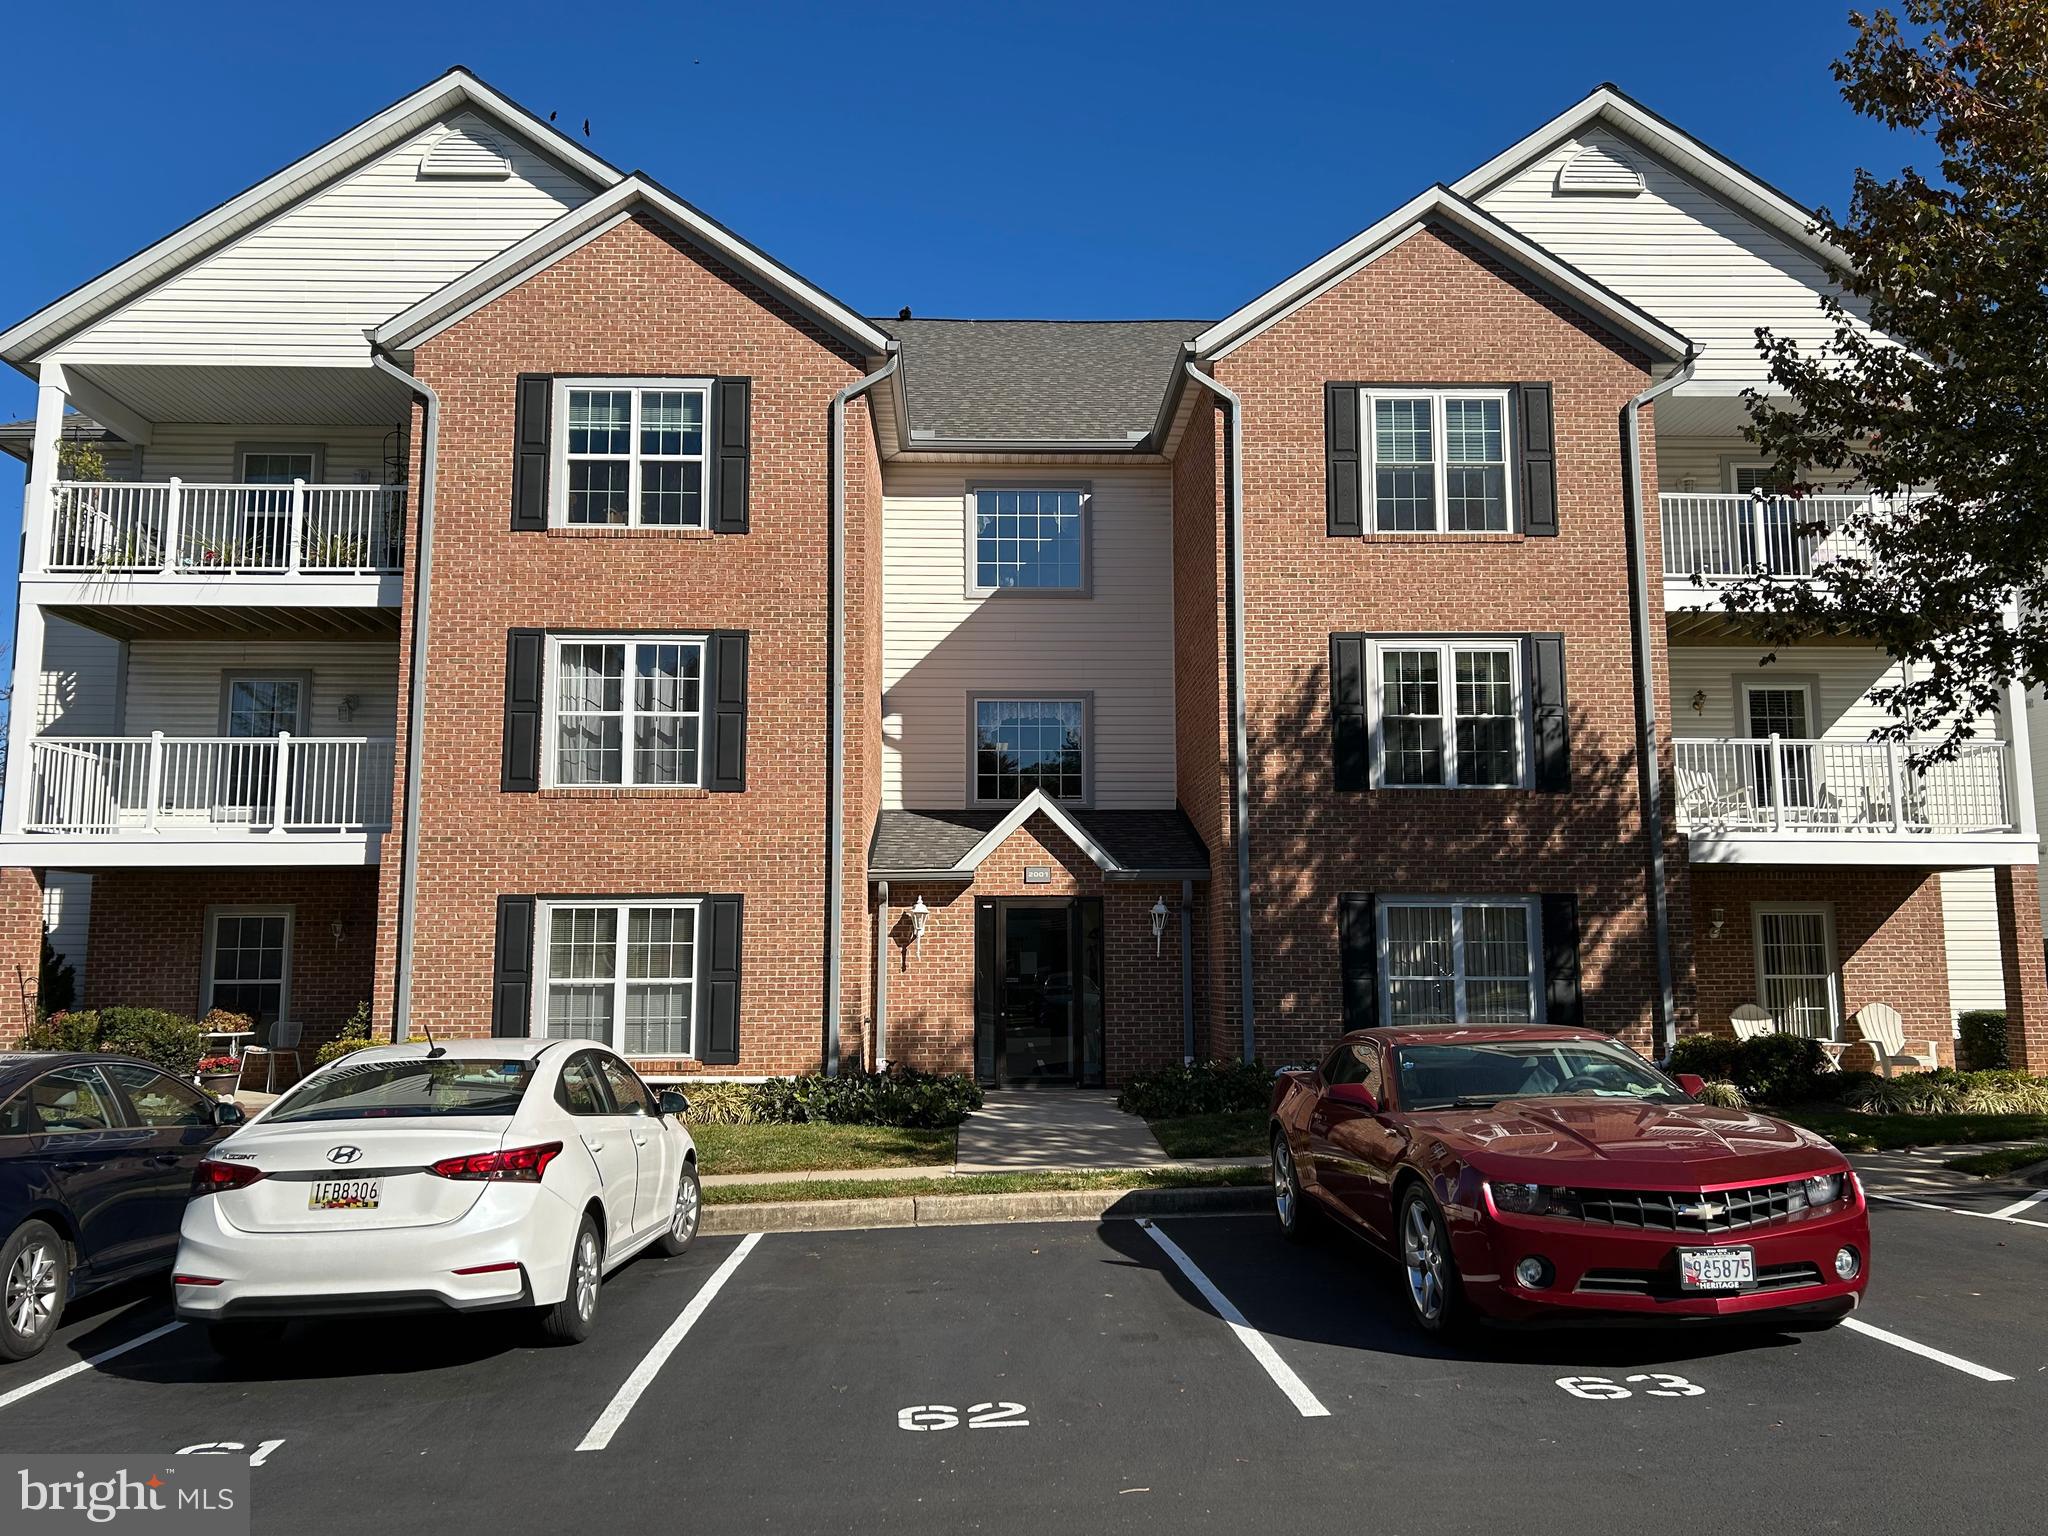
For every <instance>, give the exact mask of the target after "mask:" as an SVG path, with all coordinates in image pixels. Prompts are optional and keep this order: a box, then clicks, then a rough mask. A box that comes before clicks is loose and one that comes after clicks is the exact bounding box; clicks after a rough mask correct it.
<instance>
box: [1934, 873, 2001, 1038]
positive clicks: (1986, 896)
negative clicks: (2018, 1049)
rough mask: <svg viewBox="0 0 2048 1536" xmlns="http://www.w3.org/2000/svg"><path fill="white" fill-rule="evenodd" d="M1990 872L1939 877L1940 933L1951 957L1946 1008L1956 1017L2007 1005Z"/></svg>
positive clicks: (1993, 883) (1993, 878) (1948, 874)
mask: <svg viewBox="0 0 2048 1536" xmlns="http://www.w3.org/2000/svg"><path fill="white" fill-rule="evenodd" d="M1995 882H1996V877H1995V876H1994V874H1993V873H1992V871H1990V870H1988V869H1949V870H1943V871H1942V874H1941V931H1942V937H1943V941H1944V948H1945V949H1946V950H1947V954H1948V1005H1949V1008H1950V1009H1951V1010H1952V1011H1953V1012H1956V1013H1967V1012H1968V1011H1970V1010H1971V1009H1973V1008H2003V1007H2004V1006H2005V968H2004V965H2003V964H2002V963H2001V961H2000V959H1999V951H1998V887H1997V885H1996V883H1995Z"/></svg>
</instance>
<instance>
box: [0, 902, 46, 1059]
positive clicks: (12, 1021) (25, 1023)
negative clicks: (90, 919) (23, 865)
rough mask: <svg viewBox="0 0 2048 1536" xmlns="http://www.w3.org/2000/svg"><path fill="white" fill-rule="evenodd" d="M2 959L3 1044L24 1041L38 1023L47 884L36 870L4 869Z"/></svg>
mask: <svg viewBox="0 0 2048 1536" xmlns="http://www.w3.org/2000/svg"><path fill="white" fill-rule="evenodd" d="M0 957H4V958H5V963H6V966H7V974H6V976H4V977H0V983H4V985H5V987H6V997H5V999H4V1000H0V1045H8V1044H11V1043H12V1042H14V1041H17V1040H19V1039H20V1038H21V1036H22V1032H23V1031H24V1030H26V1029H27V1028H28V1027H29V1025H31V1024H32V1023H34V1022H35V1017H36V994H37V992H38V991H39V990H40V989H41V986H42V976H43V965H42V960H43V882H42V878H41V874H40V872H39V871H37V870H33V869H0Z"/></svg>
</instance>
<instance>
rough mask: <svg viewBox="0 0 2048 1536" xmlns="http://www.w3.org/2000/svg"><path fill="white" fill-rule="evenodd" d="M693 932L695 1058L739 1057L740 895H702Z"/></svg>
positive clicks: (725, 1063)
mask: <svg viewBox="0 0 2048 1536" xmlns="http://www.w3.org/2000/svg"><path fill="white" fill-rule="evenodd" d="M703 913H704V916H703V927H702V931H701V932H700V933H699V934H698V935H697V997H698V1003H697V1006H698V1007H699V1008H700V1009H701V1010H702V1018H703V1030H702V1034H701V1035H700V1037H699V1040H700V1048H699V1050H698V1052H697V1059H698V1060H699V1061H701V1062H703V1063H704V1064H705V1065H706V1066H710V1067H730V1066H736V1065H737V1064H738V1062H739V1059H740V898H739V897H737V896H706V897H705V898H704V907H703Z"/></svg>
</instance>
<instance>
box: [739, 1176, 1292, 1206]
mask: <svg viewBox="0 0 2048 1536" xmlns="http://www.w3.org/2000/svg"><path fill="white" fill-rule="evenodd" d="M1265 1182H1266V1170H1265V1169H1263V1168H1153V1169H1143V1168H1138V1169H1120V1170H1117V1171H1116V1172H1112V1173H968V1174H960V1175H958V1176H956V1177H947V1178H942V1179H931V1178H925V1179H812V1180H809V1181H807V1182H804V1183H797V1184H714V1185H712V1186H711V1187H710V1188H709V1189H707V1190H705V1191H704V1203H705V1204H706V1205H760V1204H772V1203H777V1202H780V1201H784V1200H885V1199H888V1198H889V1197H891V1196H900V1195H1016V1194H1035V1193H1038V1192H1040V1191H1043V1190H1058V1189H1215V1188H1218V1187H1223V1186H1230V1187H1235V1186H1238V1185H1245V1184H1263V1183H1265Z"/></svg>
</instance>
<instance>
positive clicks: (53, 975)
mask: <svg viewBox="0 0 2048 1536" xmlns="http://www.w3.org/2000/svg"><path fill="white" fill-rule="evenodd" d="M38 969H39V974H38V976H37V978H36V1006H37V1007H38V1008H40V1009H42V1010H43V1011H44V1012H45V1013H62V1012H64V1011H65V1010H66V1009H67V1008H69V1007H70V1006H71V1005H72V1004H73V1003H75V1002H77V1001H78V970H77V968H76V967H75V966H73V965H72V963H71V962H70V961H69V960H66V959H65V958H64V957H63V956H62V955H60V954H58V953H57V949H56V946H55V945H53V944H51V942H50V925H49V924H48V923H45V924H43V959H42V964H41V966H40V967H39V968H38ZM1999 1065H2000V1066H2004V1065H2005V1063H2004V1062H2003V1061H2001V1062H2000V1063H1999Z"/></svg>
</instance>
